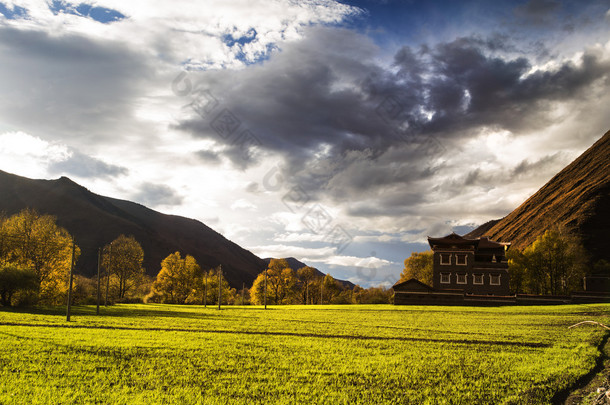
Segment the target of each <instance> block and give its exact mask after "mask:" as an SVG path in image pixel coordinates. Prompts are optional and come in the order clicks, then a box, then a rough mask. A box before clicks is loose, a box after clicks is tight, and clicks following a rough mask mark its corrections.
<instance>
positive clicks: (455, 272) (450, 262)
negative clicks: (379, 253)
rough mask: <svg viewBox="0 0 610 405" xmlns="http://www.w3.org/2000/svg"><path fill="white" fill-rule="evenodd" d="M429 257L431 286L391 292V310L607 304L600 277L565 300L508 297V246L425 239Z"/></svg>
mask: <svg viewBox="0 0 610 405" xmlns="http://www.w3.org/2000/svg"><path fill="white" fill-rule="evenodd" d="M428 243H429V244H430V247H431V248H432V251H433V252H434V254H433V274H432V276H433V283H432V284H433V285H432V286H429V285H427V284H424V283H422V282H421V281H418V280H415V279H410V280H405V281H399V282H397V283H396V284H394V286H392V289H393V290H394V304H397V305H405V304H406V305H478V306H480V305H494V306H495V305H560V304H584V303H600V302H610V290H609V289H608V288H607V284H604V282H607V280H605V279H604V280H601V278H603V277H596V276H591V277H587V278H585V280H584V282H585V291H577V292H572V293H571V294H570V295H565V296H550V295H531V294H516V295H509V294H510V286H509V277H508V261H507V260H506V251H507V250H508V248H509V247H510V243H501V242H494V241H491V240H489V239H488V238H485V237H481V238H476V239H474V238H465V237H463V236H460V235H457V234H455V233H452V234H451V235H447V236H445V237H443V238H430V237H429V238H428Z"/></svg>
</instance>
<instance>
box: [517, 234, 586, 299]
mask: <svg viewBox="0 0 610 405" xmlns="http://www.w3.org/2000/svg"><path fill="white" fill-rule="evenodd" d="M509 252H510V251H509ZM508 258H509V274H511V283H512V282H515V283H516V285H515V286H513V288H514V289H516V290H517V291H518V290H519V289H523V290H525V291H526V292H529V293H534V294H551V295H558V294H568V293H570V292H571V291H574V290H577V289H578V288H580V285H581V280H582V278H583V276H584V275H585V268H586V267H585V263H586V253H585V250H584V248H583V247H582V245H581V244H580V242H579V240H578V239H577V238H576V237H575V236H574V235H571V234H569V233H568V232H567V231H566V230H565V229H562V228H559V227H555V228H553V229H550V230H547V231H546V232H545V233H544V234H543V235H541V236H540V237H538V238H537V239H536V240H535V241H534V243H532V244H531V245H530V246H528V247H527V248H526V249H525V250H524V251H523V252H522V253H521V252H518V251H513V252H511V254H510V255H509V256H508Z"/></svg>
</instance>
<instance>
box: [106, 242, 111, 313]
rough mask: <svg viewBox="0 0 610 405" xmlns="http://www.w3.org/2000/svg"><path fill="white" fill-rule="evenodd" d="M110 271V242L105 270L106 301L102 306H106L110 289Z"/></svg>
mask: <svg viewBox="0 0 610 405" xmlns="http://www.w3.org/2000/svg"><path fill="white" fill-rule="evenodd" d="M111 270H112V242H110V247H109V248H108V268H107V269H106V273H107V274H106V300H105V301H104V306H105V307H107V306H108V290H109V289H110V271H111Z"/></svg>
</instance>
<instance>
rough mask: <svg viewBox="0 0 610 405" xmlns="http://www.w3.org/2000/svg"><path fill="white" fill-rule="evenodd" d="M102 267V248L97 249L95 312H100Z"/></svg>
mask: <svg viewBox="0 0 610 405" xmlns="http://www.w3.org/2000/svg"><path fill="white" fill-rule="evenodd" d="M101 267H102V248H98V249H97V306H96V308H95V314H96V315H99V314H100V297H101V294H100V292H101V291H100V268H101Z"/></svg>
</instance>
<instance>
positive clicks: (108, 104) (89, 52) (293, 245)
mask: <svg viewBox="0 0 610 405" xmlns="http://www.w3.org/2000/svg"><path fill="white" fill-rule="evenodd" d="M0 94H1V95H2V96H1V97H0V169H1V170H5V171H8V172H12V173H16V174H19V175H23V176H28V177H33V178H57V177H59V176H62V175H64V176H68V177H70V178H72V179H73V180H74V181H76V182H78V183H80V184H82V185H84V186H85V187H87V188H89V189H90V190H91V191H93V192H96V193H98V194H103V195H109V196H113V197H118V198H124V199H129V200H133V201H137V202H139V203H142V204H145V205H147V206H149V207H151V208H154V209H157V210H160V211H162V212H165V213H172V214H178V215H184V216H188V217H193V218H196V219H199V220H201V221H203V222H204V223H206V224H207V225H209V226H211V227H212V228H214V229H216V230H217V231H219V232H221V233H222V234H224V235H225V236H226V237H228V238H229V239H232V240H233V241H235V242H237V243H239V244H240V245H242V246H243V247H245V248H248V249H250V250H251V251H253V252H254V253H256V254H257V255H259V256H261V257H269V256H273V257H286V256H294V257H296V258H298V259H300V260H302V261H305V262H307V263H308V264H311V265H314V266H317V267H318V268H320V269H321V270H323V271H325V272H330V273H331V274H332V275H334V276H336V277H338V278H343V279H349V280H351V281H353V282H355V283H360V284H361V285H365V286H369V285H377V284H380V283H384V284H386V285H387V284H392V283H393V282H394V281H395V280H396V279H397V277H398V275H399V273H400V271H401V269H402V262H403V260H404V259H405V258H406V257H408V256H409V255H410V253H411V252H412V251H421V250H424V249H426V245H425V240H426V239H425V238H426V236H427V235H432V236H441V235H443V234H446V233H449V232H451V231H452V230H455V231H457V232H466V231H468V230H470V229H472V228H473V227H474V226H476V225H478V224H481V223H483V222H486V221H488V220H490V219H494V218H499V217H502V216H504V215H506V214H507V213H509V212H510V211H512V210H513V209H514V208H516V207H517V206H518V205H519V204H520V203H521V202H523V201H524V200H525V199H526V198H527V197H528V196H529V195H531V194H532V193H533V192H535V191H536V190H537V189H538V188H539V187H540V186H542V185H543V184H544V183H545V182H546V181H548V180H549V179H550V178H551V177H552V176H553V175H554V174H555V173H556V172H558V171H559V170H560V169H561V168H563V167H564V166H565V165H566V164H568V163H569V162H570V161H571V160H572V159H574V158H575V157H576V156H578V155H579V154H580V153H582V152H583V151H584V150H585V149H586V148H587V147H589V146H590V145H591V144H592V143H593V142H594V141H595V140H596V139H598V138H599V137H600V136H601V135H602V134H603V133H605V132H606V131H607V130H608V129H610V114H609V108H608V106H609V105H610V3H609V2H608V0H604V1H595V0H592V1H555V0H532V1H494V2H487V1H480V0H471V1H461V2H457V1H418V0H412V1H398V0H377V1H374V0H371V1H366V0H361V1H344V2H336V1H330V0H306V1H298V0H264V1H258V0H248V1H246V0H234V1H227V0H200V1H184V0H173V1H167V0H165V1H161V0H147V1H142V0H130V1H124V0H120V1H119V0H94V1H85V2H82V3H79V2H73V3H72V2H68V1H57V0H53V1H47V2H45V1H42V0H0Z"/></svg>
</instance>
